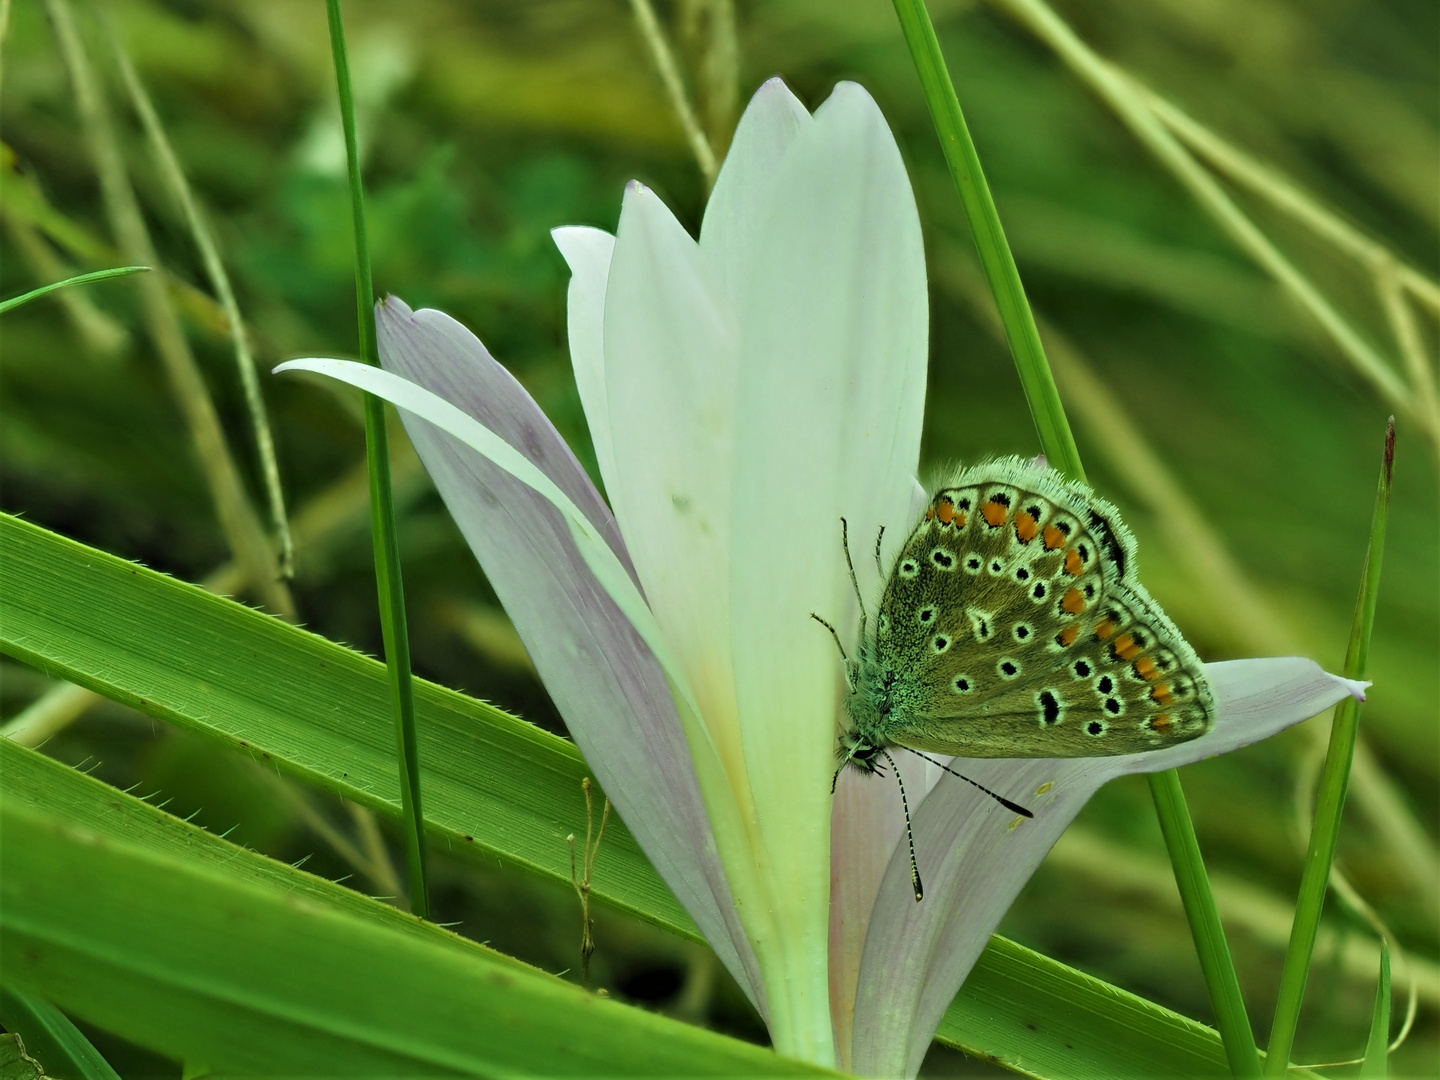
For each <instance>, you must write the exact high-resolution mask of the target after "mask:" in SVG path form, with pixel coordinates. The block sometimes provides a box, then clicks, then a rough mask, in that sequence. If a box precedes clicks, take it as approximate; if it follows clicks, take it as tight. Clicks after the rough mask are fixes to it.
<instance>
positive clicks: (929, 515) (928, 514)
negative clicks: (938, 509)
mask: <svg viewBox="0 0 1440 1080" xmlns="http://www.w3.org/2000/svg"><path fill="white" fill-rule="evenodd" d="M925 520H926V521H934V520H935V508H934V507H933V506H932V507H930V509H929V510H926V511H925Z"/></svg>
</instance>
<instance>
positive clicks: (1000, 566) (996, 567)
mask: <svg viewBox="0 0 1440 1080" xmlns="http://www.w3.org/2000/svg"><path fill="white" fill-rule="evenodd" d="M990 573H991V574H993V575H994V576H995V577H999V576H1000V575H1001V574H1003V573H1005V560H1004V559H991V560H990Z"/></svg>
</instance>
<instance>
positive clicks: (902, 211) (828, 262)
mask: <svg viewBox="0 0 1440 1080" xmlns="http://www.w3.org/2000/svg"><path fill="white" fill-rule="evenodd" d="M752 252H753V254H752V256H751V260H752V261H751V263H750V265H749V266H748V267H747V269H746V270H745V272H744V273H743V274H742V275H741V277H742V279H743V286H742V289H741V294H740V295H741V300H740V306H739V312H738V314H739V326H740V354H741V360H740V365H741V366H740V375H739V383H738V392H737V397H736V405H735V411H736V432H735V470H734V492H735V496H734V504H733V510H732V515H733V516H732V549H731V550H732V559H733V567H734V570H733V575H732V579H733V582H734V584H733V595H732V610H733V618H734V631H733V632H734V656H735V680H736V690H737V695H738V701H739V711H740V717H741V724H742V727H743V730H744V747H745V761H746V766H747V769H748V772H749V776H750V780H751V790H752V792H753V793H754V797H755V809H756V820H757V822H758V823H759V825H760V828H761V830H762V834H763V843H764V845H765V848H766V850H767V852H768V859H769V866H768V872H770V873H771V874H772V875H773V876H774V880H775V881H776V883H777V886H776V887H777V888H780V887H784V888H786V889H787V890H788V891H789V894H790V897H791V900H792V902H791V903H790V904H789V905H788V906H787V909H786V911H785V913H784V914H785V915H786V916H787V917H788V918H791V919H793V920H794V921H793V922H792V923H791V925H790V926H789V927H788V928H787V930H788V932H789V933H790V935H791V936H792V940H793V942H794V944H793V946H792V947H793V948H794V949H795V950H796V951H797V954H798V955H809V953H810V951H811V950H813V949H815V948H817V945H816V940H817V938H819V939H821V940H820V944H821V945H823V938H825V937H828V927H827V925H826V922H827V915H826V908H827V903H826V901H827V899H828V895H829V892H830V865H829V857H828V841H829V826H830V814H829V811H830V808H829V805H828V802H827V800H828V797H829V790H828V789H829V783H830V772H831V768H832V760H833V759H832V755H831V750H832V746H833V739H834V725H835V715H836V707H837V691H838V687H839V683H840V680H839V677H838V670H837V669H838V660H837V657H836V653H835V647H834V644H833V643H832V642H831V640H830V638H829V636H828V635H827V634H826V633H825V632H824V630H823V629H821V628H820V627H818V626H816V625H815V624H814V623H813V622H812V621H811V620H810V613H811V612H815V613H817V614H819V615H821V616H823V617H827V618H829V619H831V621H838V622H840V623H841V624H842V625H843V624H845V623H846V622H847V621H848V620H847V619H846V616H847V614H848V613H850V612H853V611H854V603H855V602H854V599H853V597H852V596H851V595H850V591H851V590H850V585H849V578H848V575H847V574H846V570H845V562H844V558H843V554H842V550H841V546H840V528H839V525H840V518H841V517H842V516H844V517H846V518H847V519H848V521H849V525H850V531H851V539H852V543H853V545H854V549H855V551H856V555H857V557H856V560H855V561H856V563H857V569H858V570H860V571H861V572H862V573H865V574H867V575H869V579H870V580H872V581H873V580H874V576H875V571H874V570H873V560H872V559H871V558H870V552H871V551H872V550H873V544H874V537H875V535H876V531H877V530H878V528H879V526H880V525H881V524H887V525H891V526H894V525H895V523H896V522H904V521H905V519H906V518H907V517H908V509H909V502H910V497H911V492H912V490H913V486H914V481H913V477H914V475H915V467H916V464H917V460H918V456H919V438H920V425H921V411H922V406H923V397H924V388H925V368H926V335H927V310H928V308H927V299H926V291H925V262H924V249H923V245H922V242H921V237H920V225H919V218H918V216H917V214H916V211H915V204H914V199H913V197H912V195H911V193H910V185H909V180H908V178H907V176H906V174H905V168H904V164H903V162H902V161H901V159H900V155H899V151H898V150H897V148H896V146H895V142H894V139H893V137H892V136H891V134H890V131H889V129H888V128H887V127H886V125H885V121H884V119H883V118H882V117H881V116H880V113H879V110H878V109H877V108H876V106H875V103H874V102H873V101H872V100H871V99H870V97H869V95H867V94H866V93H865V92H864V91H863V90H861V89H860V88H859V87H858V86H854V85H853V84H842V85H841V86H840V87H838V88H837V89H836V91H835V93H834V95H833V96H832V97H831V98H830V100H829V101H827V102H826V103H825V105H824V106H822V107H821V109H820V110H819V111H818V112H817V113H816V115H815V117H814V119H813V120H812V122H811V123H810V124H809V125H807V126H804V127H803V128H802V130H801V131H800V132H799V134H798V135H796V136H795V138H794V140H793V141H792V143H791V144H790V147H789V150H788V152H787V153H786V154H785V157H784V160H783V162H782V165H781V168H780V172H779V174H778V176H777V177H776V178H775V180H774V183H773V194H772V198H771V203H770V206H769V208H768V210H767V211H766V212H765V213H764V214H763V215H762V216H761V218H760V224H759V228H758V229H756V230H755V231H754V232H753V233H752ZM851 625H853V623H852V624H851ZM782 883H783V885H782Z"/></svg>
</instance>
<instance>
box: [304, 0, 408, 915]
mask: <svg viewBox="0 0 1440 1080" xmlns="http://www.w3.org/2000/svg"><path fill="white" fill-rule="evenodd" d="M326 8H327V10H328V12H329V16H330V48H331V52H332V53H333V55H334V58H335V83H336V87H337V89H338V90H339V94H340V120H341V123H342V125H343V126H344V129H345V161H346V165H347V167H348V172H349V175H350V209H351V213H352V215H353V218H354V225H355V305H356V309H357V312H358V315H359V324H360V355H361V357H362V358H363V359H364V360H365V362H366V363H367V364H373V365H374V366H376V367H379V366H380V353H379V349H378V348H377V346H376V343H375V286H374V283H373V281H372V279H371V275H370V242H369V238H368V236H367V234H366V231H365V192H364V187H363V186H362V184H361V179H360V150H359V143H358V141H357V139H356V135H355V98H354V94H353V93H352V91H351V87H350V59H349V55H348V53H347V51H346V48H345V26H344V23H343V21H342V19H341V14H340V0H326ZM365 452H366V458H367V460H368V462H369V466H370V532H371V539H372V541H373V543H374V547H375V584H376V586H377V588H378V590H379V593H380V628H381V633H382V634H383V637H384V642H385V665H386V667H387V668H388V670H389V673H390V695H391V700H392V702H393V704H394V708H395V736H396V742H397V743H398V746H399V751H400V801H401V806H402V808H403V814H402V817H403V820H404V827H405V846H406V853H407V856H408V862H409V869H410V910H411V911H413V912H414V913H415V914H416V915H419V916H420V917H421V918H422V919H428V918H429V917H430V892H429V886H428V885H427V884H426V877H425V818H424V813H423V811H422V809H421V805H420V752H419V747H418V745H417V743H416V738H415V700H414V696H413V692H412V687H411V676H410V636H409V632H408V630H407V628H406V622H405V591H404V588H403V585H402V582H401V577H400V544H399V540H398V538H397V536H396V530H395V501H394V495H393V493H392V491H391V486H390V451H389V445H388V439H387V437H386V432H385V403H384V402H383V401H381V400H380V399H379V398H378V397H376V396H374V395H373V394H366V395H365Z"/></svg>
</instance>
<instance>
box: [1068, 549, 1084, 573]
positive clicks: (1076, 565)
mask: <svg viewBox="0 0 1440 1080" xmlns="http://www.w3.org/2000/svg"><path fill="white" fill-rule="evenodd" d="M1084 569H1085V564H1084V563H1083V562H1081V561H1080V553H1079V552H1078V551H1076V550H1075V549H1074V548H1071V549H1070V550H1069V551H1067V552H1065V572H1066V573H1067V574H1069V575H1070V576H1071V577H1079V576H1080V572H1081V571H1082V570H1084Z"/></svg>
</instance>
